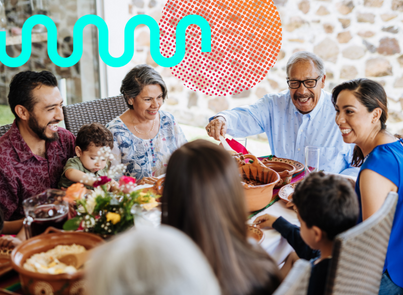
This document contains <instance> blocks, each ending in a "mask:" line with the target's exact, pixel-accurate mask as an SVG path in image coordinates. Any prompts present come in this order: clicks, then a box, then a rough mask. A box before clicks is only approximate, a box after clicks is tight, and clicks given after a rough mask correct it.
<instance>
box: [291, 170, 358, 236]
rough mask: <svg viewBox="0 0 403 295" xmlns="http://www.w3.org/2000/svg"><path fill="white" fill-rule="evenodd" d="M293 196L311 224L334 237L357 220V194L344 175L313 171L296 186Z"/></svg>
mask: <svg viewBox="0 0 403 295" xmlns="http://www.w3.org/2000/svg"><path fill="white" fill-rule="evenodd" d="M292 198H293V202H294V204H295V206H296V207H297V209H298V213H299V216H300V217H301V219H302V220H303V221H304V222H305V223H306V225H307V227H309V228H311V227H312V226H314V225H315V226H317V227H319V228H320V229H321V230H323V231H324V232H325V233H326V235H327V238H328V239H329V240H331V241H332V240H333V239H334V238H335V236H336V235H338V234H339V233H341V232H344V231H346V230H348V229H349V228H351V227H353V226H354V225H356V224H357V219H358V212H359V208H358V200H357V195H356V193H355V191H354V189H353V186H352V185H351V183H350V182H349V181H348V180H347V179H345V178H343V177H341V176H338V175H332V174H325V173H323V172H313V173H311V175H309V176H308V177H307V178H306V179H305V180H303V181H302V182H300V183H299V184H298V185H297V186H296V187H295V191H294V194H293V196H292Z"/></svg>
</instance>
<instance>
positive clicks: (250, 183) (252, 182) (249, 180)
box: [242, 178, 266, 186]
mask: <svg viewBox="0 0 403 295" xmlns="http://www.w3.org/2000/svg"><path fill="white" fill-rule="evenodd" d="M242 183H246V184H248V185H251V186H255V185H265V184H266V183H263V182H260V181H258V180H255V179H247V178H244V179H243V181H242Z"/></svg>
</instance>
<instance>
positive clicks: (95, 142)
mask: <svg viewBox="0 0 403 295" xmlns="http://www.w3.org/2000/svg"><path fill="white" fill-rule="evenodd" d="M105 147H109V148H110V149H112V148H113V135H112V133H111V132H110V131H109V130H108V129H106V128H105V127H104V126H103V125H101V124H99V123H92V124H86V125H83V126H82V127H81V128H80V130H79V131H78V134H77V137H76V147H75V152H76V155H77V156H76V157H74V158H71V159H69V160H68V161H67V162H66V165H65V166H64V169H63V173H62V176H61V178H60V181H59V184H58V186H59V188H68V187H69V186H70V185H72V184H74V183H77V182H82V183H83V184H84V185H85V187H86V188H87V189H93V185H94V182H95V181H97V178H98V177H99V176H107V173H108V169H109V166H110V162H109V160H108V159H107V158H106V155H105V154H104V153H103V148H105ZM115 185H117V183H115V181H113V180H112V186H113V187H115ZM108 188H110V187H108Z"/></svg>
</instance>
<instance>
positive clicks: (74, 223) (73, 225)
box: [63, 216, 83, 230]
mask: <svg viewBox="0 0 403 295" xmlns="http://www.w3.org/2000/svg"><path fill="white" fill-rule="evenodd" d="M82 219H83V218H82V217H81V216H76V217H74V218H72V219H69V220H67V221H66V222H65V223H64V224H63V229H64V230H77V228H78V227H79V226H80V223H81V220H82Z"/></svg>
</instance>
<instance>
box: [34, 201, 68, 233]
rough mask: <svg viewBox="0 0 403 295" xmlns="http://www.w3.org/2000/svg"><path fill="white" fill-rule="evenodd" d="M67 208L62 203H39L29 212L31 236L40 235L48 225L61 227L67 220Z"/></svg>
mask: <svg viewBox="0 0 403 295" xmlns="http://www.w3.org/2000/svg"><path fill="white" fill-rule="evenodd" d="M67 213H68V208H66V206H63V205H55V204H44V205H39V206H37V207H36V208H35V210H34V211H33V212H32V211H31V212H30V214H29V216H30V217H31V218H32V221H31V234H32V237H34V236H37V235H40V234H41V233H43V232H44V231H45V230H46V229H47V228H48V227H49V226H52V227H55V228H58V229H63V224H64V223H65V222H66V220H67Z"/></svg>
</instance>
